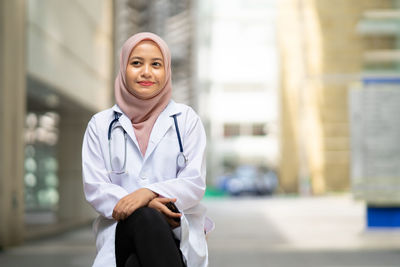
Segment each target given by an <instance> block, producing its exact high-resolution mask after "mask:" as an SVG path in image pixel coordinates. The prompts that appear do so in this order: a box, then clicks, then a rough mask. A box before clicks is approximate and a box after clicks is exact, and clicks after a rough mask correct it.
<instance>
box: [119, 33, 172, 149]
mask: <svg viewBox="0 0 400 267" xmlns="http://www.w3.org/2000/svg"><path fill="white" fill-rule="evenodd" d="M144 40H151V41H153V42H155V43H156V44H157V45H158V47H159V48H160V51H161V54H162V55H163V59H164V68H165V84H164V86H163V88H162V89H161V90H160V91H159V92H158V94H156V95H155V96H153V97H152V98H150V99H140V98H138V97H136V96H135V95H133V94H131V93H130V92H129V91H128V89H127V85H126V79H125V77H126V66H127V64H128V59H129V56H130V54H131V51H132V49H133V48H134V47H135V46H136V45H137V44H138V43H140V42H141V41H144ZM114 89H115V90H114V93H115V101H116V103H117V105H118V106H119V108H120V109H121V110H122V111H123V112H124V113H125V114H126V115H127V116H128V117H129V119H130V120H131V122H132V126H133V129H134V131H135V135H136V139H137V141H138V143H139V147H140V151H141V153H142V155H145V153H146V149H147V144H148V142H149V138H150V134H151V130H152V129H153V126H154V123H155V122H156V120H157V118H158V115H160V113H161V112H162V111H163V110H164V109H165V107H166V106H167V105H168V103H169V101H170V99H171V93H172V84H171V54H170V51H169V48H168V46H167V44H166V43H165V42H164V40H162V39H161V38H160V37H159V36H157V35H155V34H153V33H150V32H142V33H138V34H135V35H133V36H131V37H130V38H129V39H128V40H126V42H125V43H124V45H123V46H122V49H121V55H120V65H119V73H118V75H117V78H116V79H115V86H114Z"/></svg>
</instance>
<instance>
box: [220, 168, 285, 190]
mask: <svg viewBox="0 0 400 267" xmlns="http://www.w3.org/2000/svg"><path fill="white" fill-rule="evenodd" d="M277 187H278V177H277V175H276V173H275V172H273V171H267V172H262V171H260V170H259V169H258V168H257V167H256V166H251V165H241V166H238V167H237V168H236V169H235V171H234V172H233V173H231V174H226V175H222V176H220V177H219V178H218V179H217V188H218V189H220V190H222V191H225V192H227V193H228V194H230V195H232V196H240V195H271V194H273V193H274V191H275V190H276V188H277Z"/></svg>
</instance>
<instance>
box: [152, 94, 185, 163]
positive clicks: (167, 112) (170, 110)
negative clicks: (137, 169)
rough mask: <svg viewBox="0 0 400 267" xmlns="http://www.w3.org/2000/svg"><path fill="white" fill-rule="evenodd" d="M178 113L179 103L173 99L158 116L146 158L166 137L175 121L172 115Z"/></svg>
mask: <svg viewBox="0 0 400 267" xmlns="http://www.w3.org/2000/svg"><path fill="white" fill-rule="evenodd" d="M176 113H178V110H177V104H176V103H175V102H174V101H172V100H171V102H170V103H169V104H168V106H167V107H166V108H165V109H164V111H163V112H161V114H160V115H159V116H158V118H157V120H156V122H155V123H154V126H153V129H152V131H151V134H150V139H149V143H148V144H147V149H146V154H145V157H144V158H145V160H146V159H147V158H148V157H149V156H150V155H151V153H152V152H153V151H154V149H155V148H156V147H157V145H158V143H160V141H161V139H162V138H163V137H164V135H165V134H166V132H167V131H168V130H169V128H170V127H171V126H172V124H173V123H174V121H173V119H172V118H171V117H170V116H171V115H173V114H176Z"/></svg>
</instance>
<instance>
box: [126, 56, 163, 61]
mask: <svg viewBox="0 0 400 267" xmlns="http://www.w3.org/2000/svg"><path fill="white" fill-rule="evenodd" d="M133 59H139V60H144V58H142V57H138V56H133V57H131V58H129V61H131V60H133ZM151 60H153V61H156V60H160V61H163V59H162V58H160V57H154V58H152V59H151Z"/></svg>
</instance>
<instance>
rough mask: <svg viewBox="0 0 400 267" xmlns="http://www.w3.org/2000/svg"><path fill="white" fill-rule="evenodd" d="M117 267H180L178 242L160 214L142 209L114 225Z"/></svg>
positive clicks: (181, 265) (180, 256)
mask: <svg viewBox="0 0 400 267" xmlns="http://www.w3.org/2000/svg"><path fill="white" fill-rule="evenodd" d="M115 258H116V262H117V267H184V266H185V265H184V263H183V260H182V254H181V251H180V249H179V240H176V239H175V237H174V235H173V233H172V230H171V228H170V226H169V224H168V222H167V220H166V219H165V217H164V215H163V214H161V213H160V212H158V211H157V210H155V209H152V208H149V207H142V208H139V209H137V210H136V211H135V212H134V213H132V214H131V215H130V216H129V217H128V218H127V219H125V220H123V221H120V222H118V224H117V228H116V231H115Z"/></svg>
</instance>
